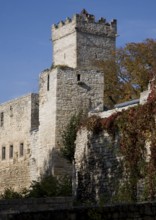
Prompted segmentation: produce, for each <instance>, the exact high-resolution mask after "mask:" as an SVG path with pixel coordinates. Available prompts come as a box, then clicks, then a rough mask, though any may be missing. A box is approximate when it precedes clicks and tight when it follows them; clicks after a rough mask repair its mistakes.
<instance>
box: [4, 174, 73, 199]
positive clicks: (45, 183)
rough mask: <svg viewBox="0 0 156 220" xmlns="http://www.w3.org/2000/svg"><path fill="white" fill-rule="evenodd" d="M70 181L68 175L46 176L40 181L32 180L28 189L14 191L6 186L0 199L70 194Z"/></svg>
mask: <svg viewBox="0 0 156 220" xmlns="http://www.w3.org/2000/svg"><path fill="white" fill-rule="evenodd" d="M71 195H72V182H71V178H69V177H68V176H64V177H60V178H56V177H53V176H46V177H44V178H42V179H41V181H33V182H32V184H31V186H30V188H29V189H23V190H22V191H21V192H16V191H15V190H14V189H12V188H6V189H5V191H4V193H3V194H1V195H0V199H19V198H31V197H34V198H40V197H55V196H71Z"/></svg>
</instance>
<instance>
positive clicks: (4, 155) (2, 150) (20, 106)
mask: <svg viewBox="0 0 156 220" xmlns="http://www.w3.org/2000/svg"><path fill="white" fill-rule="evenodd" d="M36 112H38V95H37V94H30V95H27V96H24V97H21V98H19V99H15V100H12V101H10V102H7V103H4V104H2V105H0V115H1V126H0V161H1V169H0V179H1V181H0V191H3V190H4V188H9V187H13V188H15V190H18V191H19V190H20V189H21V188H24V187H27V186H29V185H30V181H31V177H30V163H29V159H30V157H31V145H30V139H31V135H30V131H31V130H32V129H34V128H35V126H36V127H37V125H38V117H37V115H36ZM2 113H3V118H2ZM34 113H35V116H34ZM2 120H3V122H2ZM35 120H36V121H35Z"/></svg>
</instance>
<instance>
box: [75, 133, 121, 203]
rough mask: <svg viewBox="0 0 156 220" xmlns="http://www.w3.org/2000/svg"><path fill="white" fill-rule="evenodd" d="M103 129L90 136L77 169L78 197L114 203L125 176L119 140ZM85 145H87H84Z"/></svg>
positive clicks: (91, 200) (94, 201) (83, 199)
mask: <svg viewBox="0 0 156 220" xmlns="http://www.w3.org/2000/svg"><path fill="white" fill-rule="evenodd" d="M115 139H116V140H112V139H111V137H110V136H108V135H105V134H104V133H100V134H99V135H93V134H91V135H90V137H89V138H88V142H87V145H86V148H87V149H85V148H84V155H83V159H82V163H81V166H80V167H79V170H78V171H77V200H79V201H81V202H83V201H85V202H86V201H88V202H93V203H96V202H97V201H98V202H99V201H101V202H103V203H112V200H113V196H114V195H115V192H116V191H117V190H118V187H119V184H120V179H121V177H122V164H121V161H120V158H119V157H117V155H118V152H117V151H118V146H117V145H118V143H117V142H118V140H117V137H116V138H115ZM84 146H85V145H84Z"/></svg>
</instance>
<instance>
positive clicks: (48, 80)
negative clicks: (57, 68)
mask: <svg viewBox="0 0 156 220" xmlns="http://www.w3.org/2000/svg"><path fill="white" fill-rule="evenodd" d="M49 86H50V76H49V74H48V76H47V91H49Z"/></svg>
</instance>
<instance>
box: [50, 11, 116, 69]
mask: <svg viewBox="0 0 156 220" xmlns="http://www.w3.org/2000/svg"><path fill="white" fill-rule="evenodd" d="M116 33H117V22H116V20H113V21H112V22H111V23H107V22H106V20H105V19H104V18H101V19H100V20H98V21H97V22H96V21H95V17H94V15H91V14H89V13H88V12H87V11H86V10H85V9H84V10H83V11H82V12H81V13H80V14H76V15H74V17H73V18H72V19H70V18H67V19H66V20H65V21H64V22H63V21H61V22H59V24H58V25H53V27H52V41H53V63H54V66H57V65H65V66H69V67H72V68H77V67H78V68H81V69H83V68H86V67H87V68H94V62H93V61H95V60H104V59H107V58H109V56H110V55H111V51H114V50H115V39H116Z"/></svg>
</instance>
